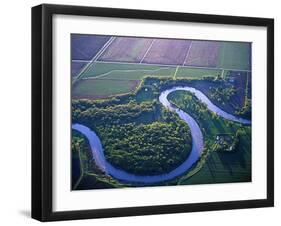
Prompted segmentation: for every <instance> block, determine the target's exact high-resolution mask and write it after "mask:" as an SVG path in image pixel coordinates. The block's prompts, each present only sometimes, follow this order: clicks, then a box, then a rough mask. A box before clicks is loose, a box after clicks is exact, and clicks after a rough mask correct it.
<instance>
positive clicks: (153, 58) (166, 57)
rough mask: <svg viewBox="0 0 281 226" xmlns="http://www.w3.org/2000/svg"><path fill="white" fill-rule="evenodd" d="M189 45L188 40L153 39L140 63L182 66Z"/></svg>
mask: <svg viewBox="0 0 281 226" xmlns="http://www.w3.org/2000/svg"><path fill="white" fill-rule="evenodd" d="M190 43H191V41H189V40H171V39H170V40H169V39H155V40H154V42H153V44H152V46H151V48H150V49H149V51H148V52H147V54H146V56H145V57H144V59H143V61H142V62H143V63H149V64H164V65H165V64H167V65H182V64H183V62H184V59H185V57H186V53H187V51H188V49H189V46H190ZM159 50H160V51H159Z"/></svg>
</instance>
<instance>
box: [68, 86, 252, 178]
mask: <svg viewBox="0 0 281 226" xmlns="http://www.w3.org/2000/svg"><path fill="white" fill-rule="evenodd" d="M176 90H185V91H190V92H192V93H193V94H194V95H195V96H196V97H197V98H198V99H199V100H201V101H202V102H203V103H205V104H206V105H207V108H208V109H209V110H210V111H212V112H215V113H216V114H217V115H219V116H221V117H223V118H225V119H227V120H231V121H235V122H239V123H242V124H248V125H249V124H251V121H249V120H246V119H243V118H239V117H236V116H234V115H231V114H229V113H227V112H225V111H223V110H222V109H220V108H219V107H217V106H216V105H214V104H213V103H212V102H211V101H210V100H209V98H208V97H207V96H206V95H205V94H203V93H202V92H201V91H199V90H197V89H195V88H192V87H188V86H184V87H174V88H171V89H168V90H165V91H163V92H162V93H161V94H160V96H159V101H160V103H162V104H163V106H165V107H167V108H168V109H169V110H171V111H174V112H175V113H177V114H178V116H179V117H180V118H181V119H182V120H184V121H185V122H186V123H187V124H188V126H189V128H190V131H191V137H192V150H191V152H190V154H189V156H188V158H187V159H186V160H185V161H184V162H183V163H182V164H181V165H179V166H178V167H177V168H175V169H174V170H172V171H170V172H169V173H165V174H160V175H153V176H140V175H135V174H131V173H128V172H125V171H124V170H120V169H118V168H115V167H114V166H113V165H111V164H110V163H109V162H108V161H107V160H106V158H105V156H104V152H103V148H102V144H101V141H100V139H99V137H98V136H97V134H96V133H95V132H94V131H92V130H91V129H89V128H88V127H86V126H84V125H82V124H73V125H72V129H75V130H77V131H79V132H80V133H82V134H83V135H84V136H86V137H87V138H88V140H89V144H90V147H91V150H92V154H93V158H94V159H95V162H96V164H97V166H98V167H99V168H100V169H101V170H103V171H104V172H105V173H106V174H109V175H111V176H112V177H114V178H116V179H119V180H123V181H128V182H135V183H156V182H161V181H165V180H170V179H172V178H174V177H177V176H179V175H181V174H183V173H184V172H186V171H187V170H188V169H189V168H190V167H191V166H192V165H193V164H194V163H195V162H196V161H197V160H198V159H199V157H200V155H201V153H202V151H203V148H204V143H203V135H202V132H201V129H200V127H199V125H198V124H197V122H196V121H195V120H194V119H193V118H192V117H191V116H190V115H189V114H187V113H186V112H184V111H183V110H181V109H179V108H177V107H175V106H172V105H171V103H170V102H169V101H168V99H167V96H168V95H169V94H170V93H172V92H174V91H176Z"/></svg>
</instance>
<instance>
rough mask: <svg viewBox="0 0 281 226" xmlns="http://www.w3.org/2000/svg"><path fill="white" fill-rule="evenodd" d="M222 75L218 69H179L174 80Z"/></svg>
mask: <svg viewBox="0 0 281 226" xmlns="http://www.w3.org/2000/svg"><path fill="white" fill-rule="evenodd" d="M221 73H222V71H221V70H218V69H200V68H189V67H179V69H178V71H177V74H176V78H196V79H199V78H203V77H218V75H220V74H221Z"/></svg>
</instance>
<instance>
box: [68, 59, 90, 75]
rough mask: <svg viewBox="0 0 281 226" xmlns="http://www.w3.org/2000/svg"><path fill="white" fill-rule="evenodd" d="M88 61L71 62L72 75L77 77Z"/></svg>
mask: <svg viewBox="0 0 281 226" xmlns="http://www.w3.org/2000/svg"><path fill="white" fill-rule="evenodd" d="M86 64H87V62H72V63H71V76H72V77H76V76H77V75H78V74H79V73H80V72H81V71H82V69H83V68H84V67H85V66H86Z"/></svg>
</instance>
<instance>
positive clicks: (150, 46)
mask: <svg viewBox="0 0 281 226" xmlns="http://www.w3.org/2000/svg"><path fill="white" fill-rule="evenodd" d="M154 42H155V39H153V40H152V42H151V43H150V45H149V47H148V48H147V50H146V51H145V53H144V55H143V57H142V58H141V61H140V62H139V64H141V63H142V62H143V60H144V58H145V57H146V55H147V53H148V52H149V50H150V49H151V47H152V45H153V43H154Z"/></svg>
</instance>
